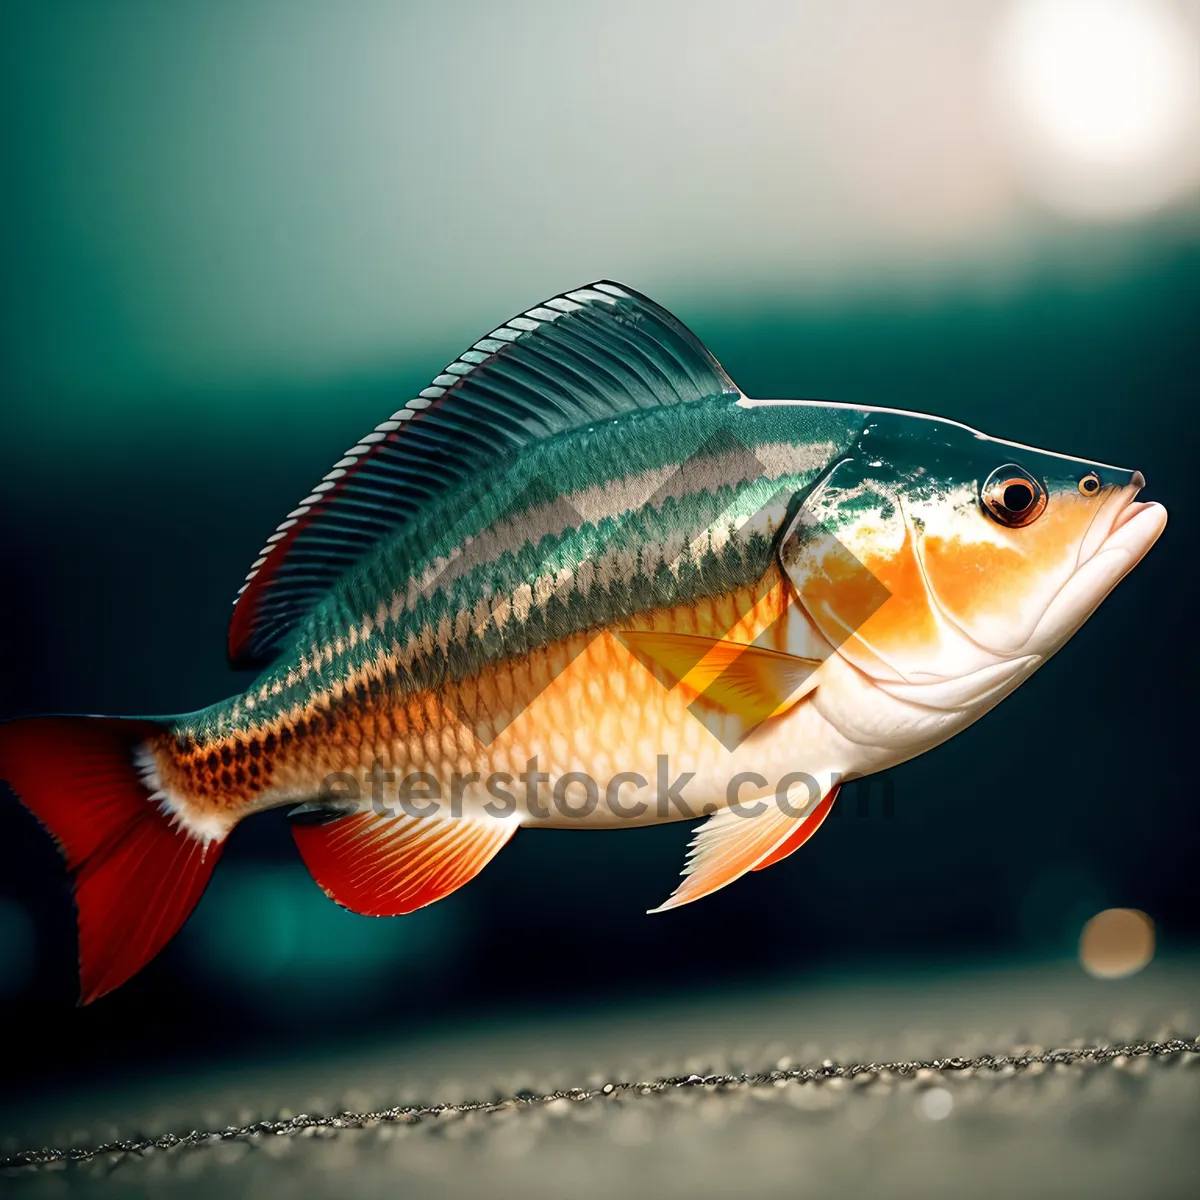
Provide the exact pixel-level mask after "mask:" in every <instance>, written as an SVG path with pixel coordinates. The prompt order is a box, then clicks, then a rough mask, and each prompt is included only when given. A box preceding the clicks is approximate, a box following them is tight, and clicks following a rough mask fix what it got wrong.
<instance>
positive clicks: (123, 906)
mask: <svg viewBox="0 0 1200 1200" xmlns="http://www.w3.org/2000/svg"><path fill="white" fill-rule="evenodd" d="M1143 482H1144V481H1143V480H1142V478H1141V476H1140V475H1139V474H1138V473H1137V472H1135V471H1127V470H1123V469H1120V468H1115V467H1110V466H1106V465H1103V464H1098V463H1091V462H1086V461H1084V460H1079V459H1073V458H1068V457H1065V456H1062V455H1057V454H1052V453H1049V452H1045V451H1039V450H1035V449H1032V448H1029V447H1025V446H1020V445H1016V444H1013V443H1009V442H1003V441H998V440H995V439H991V438H988V437H986V436H984V435H983V434H980V433H978V432H976V431H975V430H972V429H969V428H967V427H965V426H962V425H960V424H957V423H955V422H951V421H946V420H942V419H938V418H933V417H927V416H924V415H922V414H915V413H905V412H898V411H894V410H888V409H877V408H869V407H861V406H853V405H844V404H831V403H818V402H811V401H755V400H751V399H749V398H747V397H745V396H744V395H743V394H742V393H741V392H740V391H739V390H738V389H737V388H736V386H735V385H734V384H733V383H732V381H730V380H729V378H728V376H727V375H726V374H725V373H724V371H723V370H722V369H721V368H720V366H719V365H718V364H717V362H716V360H715V359H713V358H712V356H711V355H710V354H709V353H708V352H707V350H705V348H704V347H703V346H702V345H701V344H700V343H699V342H698V341H697V340H696V339H695V338H694V336H693V335H692V334H690V332H689V331H687V330H686V328H685V327H683V326H682V325H681V324H680V323H679V322H678V321H677V320H676V319H675V318H674V317H672V316H671V315H670V314H668V313H666V312H665V311H664V310H662V309H661V308H659V307H658V306H657V305H654V304H653V303H652V302H651V301H649V300H647V299H646V298H645V297H642V296H639V295H638V294H637V293H635V292H632V291H631V290H630V289H627V288H624V287H621V286H619V285H615V284H610V283H599V284H595V285H592V286H591V287H589V288H585V289H579V290H577V291H575V292H571V293H566V294H564V295H562V296H558V297H555V298H553V299H552V300H550V301H547V302H546V304H544V305H540V306H538V307H537V308H535V309H531V310H529V311H528V312H526V313H524V314H522V315H521V316H518V317H516V318H513V319H512V320H511V321H509V322H507V323H506V324H505V325H503V326H501V327H499V328H498V329H497V330H495V331H493V332H492V333H491V334H490V335H488V336H487V337H485V338H483V339H481V340H480V341H478V342H476V343H475V344H474V345H473V346H472V348H471V349H470V350H468V351H467V352H465V353H464V354H463V355H462V356H460V358H459V359H457V360H455V362H454V363H452V364H450V366H448V367H447V368H446V370H445V371H443V372H442V373H441V374H440V375H438V376H437V377H436V378H435V380H434V382H433V384H431V386H430V387H429V388H427V389H425V391H424V392H423V393H422V394H421V395H420V396H419V397H417V398H415V399H414V400H413V401H411V402H410V403H409V405H407V406H406V407H405V408H404V409H402V410H400V411H399V412H397V413H396V414H394V415H393V417H392V418H391V419H389V420H388V421H385V422H383V423H382V424H381V425H380V426H379V427H378V428H377V429H376V430H374V431H372V433H371V434H368V435H367V437H366V438H364V439H363V440H362V441H361V442H359V443H358V444H357V445H356V446H354V447H351V449H350V450H349V451H348V452H347V454H346V455H345V456H343V458H342V459H341V460H339V461H338V463H337V464H336V465H335V467H334V468H333V469H332V470H331V472H330V473H329V474H328V475H327V476H326V477H325V479H323V480H322V481H321V483H320V484H318V486H317V488H316V489H314V491H313V492H312V493H311V494H310V495H309V496H307V497H306V498H305V499H304V500H303V501H302V502H301V504H300V505H299V506H298V507H297V508H296V509H295V510H293V511H292V512H291V513H289V514H288V516H287V518H285V520H284V522H283V523H281V525H280V526H279V528H278V529H277V530H276V532H275V533H274V534H273V535H272V537H271V539H270V540H269V541H268V543H267V545H266V546H265V547H264V550H263V552H262V554H260V556H259V558H258V559H257V560H256V562H255V564H254V565H253V567H252V569H251V574H250V577H249V578H248V580H247V584H246V586H245V587H244V589H243V592H242V594H241V595H240V598H239V601H238V603H237V606H236V608H235V612H234V619H233V622H232V625H231V636H230V653H231V657H232V658H233V660H234V662H235V663H238V664H241V665H251V664H253V665H258V666H259V667H260V674H259V675H258V676H257V678H256V679H255V681H254V682H253V683H252V684H251V685H250V686H249V687H248V688H247V689H246V691H245V692H243V693H242V694H241V695H239V696H236V697H232V698H230V699H229V700H226V701H224V702H222V703H219V704H216V705H214V706H212V707H210V708H207V709H204V710H201V711H200V712H197V713H192V714H187V715H184V716H180V717H174V718H167V719H154V720H141V719H137V720H132V721H114V720H107V721H103V720H102V721H93V720H83V719H78V718H75V719H70V718H39V719H33V720H31V721H26V722H15V723H11V724H9V725H7V726H4V727H0V776H2V777H4V778H7V779H9V780H10V781H11V782H12V783H13V784H14V786H15V788H16V790H17V791H18V792H19V793H20V794H21V795H22V797H23V799H24V800H25V802H26V803H27V804H28V805H29V806H30V807H31V808H32V809H33V811H34V812H35V813H36V814H37V815H38V816H39V818H40V819H41V820H42V821H43V823H44V824H45V825H47V827H48V828H49V829H50V830H51V832H52V833H54V834H55V836H56V837H57V838H58V840H59V841H60V844H61V845H62V847H63V850H64V853H65V855H66V857H67V861H68V864H69V865H70V866H71V867H72V869H73V870H75V872H76V894H77V899H78V901H79V907H80V941H81V976H82V980H83V991H84V995H85V998H92V997H94V996H95V995H98V994H102V993H103V992H104V991H107V990H110V988H111V987H114V986H116V985H117V984H119V983H120V982H122V980H123V979H124V978H126V977H128V975H130V974H132V973H133V972H134V971H136V970H137V969H138V968H139V967H140V966H141V965H142V964H143V963H144V962H145V961H147V960H148V959H149V957H152V955H153V954H154V953H156V952H157V950H158V949H159V948H160V947H161V945H162V944H164V943H165V941H166V940H167V938H169V936H170V935H171V934H172V933H173V932H174V930H175V928H177V927H178V925H179V924H180V923H182V920H183V919H185V918H186V915H187V912H188V911H189V910H190V907H191V905H192V904H194V902H195V899H196V898H198V896H199V894H200V892H201V891H202V889H203V886H204V883H205V882H206V881H207V878H208V875H209V873H210V872H211V869H212V865H213V863H214V862H215V860H216V858H217V856H218V855H219V852H220V848H221V845H222V844H223V842H224V840H225V838H226V837H227V836H228V834H229V832H230V830H231V829H232V828H233V827H234V826H235V825H236V824H237V823H238V821H240V820H242V819H244V818H246V817H247V816H250V815H251V814H253V813H256V812H259V811H261V810H264V809H268V808H275V807H283V806H286V807H287V808H288V809H289V810H290V811H291V813H292V817H293V821H294V833H295V837H296V840H297V843H298V846H299V848H300V851H301V853H302V855H303V856H304V858H305V860H306V862H307V864H308V866H309V867H310V869H311V870H312V872H313V874H314V877H315V878H316V879H317V882H318V883H320V884H321V886H322V887H323V888H324V889H325V890H326V891H327V893H328V894H329V895H331V896H332V897H333V898H334V899H336V900H337V901H339V902H340V903H342V904H344V905H346V906H347V907H350V908H352V909H354V910H355V911H359V912H365V913H371V914H376V915H390V914H397V913H402V912H408V911H411V910H412V909H414V908H417V907H420V906H422V905H424V904H427V903H430V902H432V901H433V900H436V899H438V898H440V897H441V896H444V895H446V894H448V892H450V891H453V890H455V889H456V888H457V887H459V886H461V885H462V884H464V883H465V882H467V881H468V880H469V879H470V878H472V877H473V876H474V875H475V874H476V873H478V871H479V870H481V869H482V868H483V866H484V865H486V863H487V862H488V861H489V860H490V858H491V857H493V856H494V855H495V854H496V853H497V852H498V851H499V850H500V849H501V848H502V847H503V845H504V844H505V843H506V842H507V840H508V839H509V838H510V837H511V836H512V835H513V833H514V832H515V830H516V829H518V828H521V827H526V828H528V827H538V826H542V827H562V828H578V829H587V828H604V827H610V828H611V827H624V826H636V825H645V824H650V823H657V822H660V821H665V820H681V819H698V818H704V823H703V824H702V825H701V826H700V828H699V830H698V833H697V837H696V839H695V840H694V842H693V843H692V847H691V852H690V854H689V858H688V862H687V864H686V866H685V873H684V878H683V881H682V883H681V884H680V885H679V887H678V888H677V889H676V891H675V892H674V894H673V895H672V896H671V897H670V898H669V899H668V901H667V902H666V903H665V904H664V905H663V906H662V907H663V908H671V907H675V906H677V905H679V904H682V903H687V902H689V901H691V900H694V899H697V898H699V897H700V896H703V895H706V894H708V893H709V892H711V891H714V890H716V889H717V888H720V887H723V886H724V885H725V884H727V883H729V882H731V881H732V880H733V879H736V878H737V877H738V876H740V875H741V874H744V873H745V872H746V871H749V870H752V869H761V868H762V867H764V866H768V865H770V864H772V863H774V862H777V861H779V859H780V858H782V857H785V856H786V855H787V854H789V853H791V852H792V851H793V850H795V849H796V848H798V846H799V845H801V844H802V843H803V842H804V841H806V840H807V839H808V837H810V836H811V835H812V833H813V832H814V831H815V829H816V828H817V827H818V826H819V825H820V823H821V821H822V820H823V819H824V818H825V816H826V815H827V814H828V812H829V810H830V806H831V805H832V804H833V802H834V799H835V797H836V794H837V789H838V786H839V784H840V782H841V781H842V780H844V779H846V778H851V777H855V776H861V775H865V774H869V773H871V772H874V771H879V770H882V769H885V768H887V767H889V766H892V765H895V764H896V763H899V762H902V761H904V760H906V759H908V758H911V757H913V756H914V755H916V754H919V753H921V752H923V751H924V750H926V749H929V748H930V747H932V746H934V745H937V744H938V743H940V742H942V741H944V740H945V739H946V738H948V737H950V736H952V735H953V734H954V733H956V732H958V731H959V730H960V729H962V728H964V727H965V726H966V725H968V724H970V723H971V722H972V721H974V720H976V719H978V718H979V717H980V716H982V715H983V713H985V712H986V711H987V710H988V709H989V708H991V707H992V706H994V705H995V704H996V703H998V702H999V701H1000V700H1001V699H1003V698H1004V696H1006V695H1008V694H1009V693H1011V691H1012V690H1013V689H1014V688H1016V687H1017V686H1019V685H1020V683H1021V682H1023V681H1024V680H1025V679H1026V678H1028V676H1029V675H1030V674H1031V673H1032V672H1033V671H1034V670H1036V669H1037V668H1038V667H1039V666H1040V665H1041V664H1042V663H1043V662H1045V660H1046V659H1047V658H1048V657H1050V655H1052V654H1053V653H1054V651H1055V650H1057V649H1058V648H1059V647H1060V646H1061V645H1062V644H1063V643H1064V642H1065V641H1066V640H1067V639H1068V638H1069V637H1070V636H1071V634H1072V633H1073V632H1074V631H1075V630H1076V629H1077V628H1078V627H1079V626H1080V625H1081V624H1082V623H1083V621H1084V620H1086V618H1087V617H1088V616H1089V615H1090V613H1091V612H1092V611H1094V609H1095V607H1096V606H1097V605H1098V604H1099V603H1100V602H1101V600H1103V598H1104V596H1105V595H1107V594H1108V592H1109V591H1110V590H1111V589H1112V587H1114V586H1115V585H1116V583H1117V582H1118V581H1119V580H1120V579H1121V578H1122V577H1123V576H1124V574H1126V573H1127V572H1128V570H1129V569H1130V568H1131V567H1132V566H1133V565H1134V564H1135V563H1136V562H1137V561H1138V560H1139V559H1140V558H1141V557H1142V555H1143V554H1144V553H1145V552H1146V551H1147V550H1148V549H1149V547H1150V545H1151V544H1152V543H1153V542H1154V540H1155V539H1156V538H1157V536H1158V535H1159V533H1160V532H1161V530H1162V528H1163V525H1164V524H1165V511H1164V510H1163V509H1162V508H1161V506H1159V505H1154V504H1144V503H1140V502H1138V501H1137V500H1136V496H1137V494H1138V492H1139V490H1140V489H1141V487H1142V486H1143ZM64 745H69V746H70V747H71V748H72V752H71V753H70V754H66V755H64V754H63V752H62V751H63V747H64ZM72 763H75V764H84V765H86V766H87V767H88V768H89V769H90V771H91V772H92V774H93V775H94V776H95V777H96V778H97V779H99V781H100V782H99V783H98V784H97V783H92V784H91V785H90V786H91V789H92V791H91V799H90V803H89V802H88V799H89V798H88V795H87V794H85V795H83V796H82V797H80V795H79V794H78V793H79V792H80V790H81V788H83V787H84V784H83V782H82V781H83V778H84V776H83V768H82V767H81V766H72V765H71V764H72ZM47 764H58V765H53V766H51V767H50V768H48V767H47ZM97 788H98V789H99V790H97ZM73 792H74V793H75V794H74V795H72V793H73ZM114 847H115V849H114ZM150 847H153V852H152V853H151V852H148V848H150ZM143 863H157V864H159V865H157V866H152V865H145V866H143V865H139V864H143ZM122 864H124V866H123V869H128V870H133V869H136V870H138V871H140V872H142V873H143V874H144V875H145V876H146V878H145V880H144V881H143V890H145V889H147V888H151V887H154V886H157V887H158V891H159V893H160V894H163V893H165V894H167V897H168V899H167V902H166V910H165V913H157V914H156V913H154V912H153V911H151V912H150V915H149V916H148V915H147V909H146V908H145V897H144V895H141V894H140V893H139V892H136V891H135V892H131V890H130V889H129V888H125V889H124V891H123V892H122V896H123V897H125V898H117V897H115V895H114V892H115V882H116V876H115V874H114V872H115V870H116V867H118V866H122ZM167 880H170V881H171V882H170V883H169V885H168V884H167V883H166V882H164V881H167ZM122 882H124V880H122ZM117 919H119V920H121V921H124V922H125V923H126V926H127V927H128V925H129V924H130V923H132V925H133V927H134V929H135V932H136V933H137V936H135V937H133V938H131V939H128V940H129V942H130V945H128V946H123V947H118V946H116V945H115V944H114V939H113V936H112V934H111V933H110V932H109V930H110V928H111V927H112V924H113V922H114V920H117Z"/></svg>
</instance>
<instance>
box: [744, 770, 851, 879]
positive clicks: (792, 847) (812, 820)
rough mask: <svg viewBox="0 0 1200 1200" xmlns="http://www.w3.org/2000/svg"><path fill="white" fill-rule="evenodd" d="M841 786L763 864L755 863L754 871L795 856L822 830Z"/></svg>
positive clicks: (823, 799) (831, 789)
mask: <svg viewBox="0 0 1200 1200" xmlns="http://www.w3.org/2000/svg"><path fill="white" fill-rule="evenodd" d="M841 786H842V785H841V784H840V783H835V784H834V785H833V787H832V788H830V790H829V794H828V795H827V796H825V797H823V798H822V800H821V803H820V804H818V805H817V807H816V808H814V809H813V810H812V812H811V813H810V814H809V815H808V816H807V817H805V819H804V820H803V822H801V824H800V827H799V829H797V830H796V831H795V832H794V833H792V834H791V836H789V837H788V839H787V841H786V842H784V843H783V844H782V845H780V846H776V847H775V849H774V850H772V851H771V853H770V854H768V855H767V857H766V858H764V859H763V860H762V862H760V863H755V864H754V870H756V871H761V870H762V869H763V868H764V867H772V866H774V865H775V864H776V863H777V862H779V861H781V860H782V859H785V858H787V856H788V855H789V854H794V853H795V852H796V851H797V850H799V849H800V847H801V846H803V845H804V843H805V842H807V841H808V839H809V838H810V837H812V835H813V834H814V833H816V832H817V830H818V829H820V828H821V822H822V821H824V820H825V818H826V817H827V816H829V810H830V809H831V808H832V807H833V802H834V801H835V800H836V799H837V794H838V789H839V788H840V787H841Z"/></svg>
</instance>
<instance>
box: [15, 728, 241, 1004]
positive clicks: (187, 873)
mask: <svg viewBox="0 0 1200 1200" xmlns="http://www.w3.org/2000/svg"><path fill="white" fill-rule="evenodd" d="M158 732H160V727H159V726H158V725H156V724H155V723H154V722H152V721H142V720H122V719H119V718H115V717H111V718H110V717H35V718H33V719H32V720H27V721H10V722H8V723H5V724H2V725H0V779H5V780H7V781H8V783H9V784H10V785H11V787H12V789H13V790H14V791H15V792H16V793H17V795H18V797H19V799H20V800H21V802H22V803H23V804H24V805H25V807H26V808H28V809H29V811H30V812H31V813H33V815H34V816H35V817H37V819H38V820H39V821H40V822H41V823H42V825H43V826H45V828H46V829H47V830H49V832H50V833H51V834H52V835H53V836H54V839H55V841H56V842H57V843H58V845H59V848H60V849H61V851H62V853H63V857H64V858H65V859H66V863H67V867H68V868H69V869H70V870H71V872H72V874H73V876H74V880H75V905H76V908H77V909H78V914H79V991H80V1003H81V1004H89V1003H91V1001H93V1000H96V999H98V998H99V997H100V996H103V995H104V994H105V993H106V992H111V991H112V990H113V988H116V987H119V986H120V985H121V984H122V983H124V982H125V981H126V980H127V979H129V978H130V977H131V976H132V975H135V974H137V972H138V971H140V970H141V969H142V967H144V966H145V965H146V964H147V963H148V962H149V961H150V960H151V959H152V958H153V957H154V956H155V955H156V954H157V953H158V952H159V951H160V950H161V949H162V948H163V947H164V946H165V945H166V944H167V942H168V941H169V940H170V939H171V937H172V936H173V935H174V934H175V932H176V931H177V930H178V929H179V927H180V926H181V925H182V924H183V923H184V921H185V920H186V919H187V917H188V914H189V913H190V912H191V911H192V909H193V908H194V907H195V906H196V902H197V901H198V900H199V899H200V895H201V893H202V892H203V891H204V888H205V885H206V884H207V883H208V878H209V875H211V873H212V869H213V866H214V864H215V863H216V861H217V859H218V858H219V857H220V853H221V846H220V844H219V843H214V844H209V845H206V844H205V843H204V842H203V841H201V840H199V839H198V838H196V837H194V836H193V835H192V834H190V833H188V832H187V831H186V830H184V829H181V828H178V827H177V826H174V825H172V823H171V821H170V819H169V818H168V817H167V816H166V815H165V814H164V813H163V812H162V811H161V810H160V809H159V807H158V804H157V803H156V800H155V798H154V797H153V796H152V795H151V793H150V792H149V790H148V789H147V787H146V785H145V784H144V783H143V782H142V778H141V775H140V774H139V771H138V769H137V767H136V765H135V762H134V755H135V753H136V751H137V749H138V748H139V747H140V746H141V745H142V743H143V742H145V740H146V739H147V738H148V737H151V736H153V735H154V734H156V733H158Z"/></svg>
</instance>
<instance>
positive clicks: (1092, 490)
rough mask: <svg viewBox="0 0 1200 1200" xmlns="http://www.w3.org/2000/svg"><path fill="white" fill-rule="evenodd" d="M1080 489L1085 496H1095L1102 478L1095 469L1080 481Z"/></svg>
mask: <svg viewBox="0 0 1200 1200" xmlns="http://www.w3.org/2000/svg"><path fill="white" fill-rule="evenodd" d="M1079 490H1080V491H1081V492H1082V493H1083V494H1084V495H1085V496H1094V495H1095V494H1096V493H1097V492H1098V491H1099V490H1100V479H1099V477H1098V476H1097V475H1096V473H1095V471H1089V472H1088V473H1087V474H1086V475H1085V476H1084V477H1083V478H1082V479H1081V480H1080V481H1079Z"/></svg>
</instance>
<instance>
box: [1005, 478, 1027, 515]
mask: <svg viewBox="0 0 1200 1200" xmlns="http://www.w3.org/2000/svg"><path fill="white" fill-rule="evenodd" d="M1032 503H1033V488H1031V487H1030V486H1029V484H1027V483H1010V484H1009V485H1008V487H1006V488H1005V489H1004V507H1005V508H1007V509H1008V511H1009V512H1014V513H1019V512H1024V511H1025V510H1026V509H1027V508H1028V507H1029V506H1030V505H1031V504H1032Z"/></svg>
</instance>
